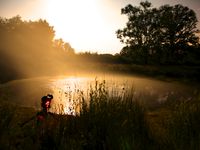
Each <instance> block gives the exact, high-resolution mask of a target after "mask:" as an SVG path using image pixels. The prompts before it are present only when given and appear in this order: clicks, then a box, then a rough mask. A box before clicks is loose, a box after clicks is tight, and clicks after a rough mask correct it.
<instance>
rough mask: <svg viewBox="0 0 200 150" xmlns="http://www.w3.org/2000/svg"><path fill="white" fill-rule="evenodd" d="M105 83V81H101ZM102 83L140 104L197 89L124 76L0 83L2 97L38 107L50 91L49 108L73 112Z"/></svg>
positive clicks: (114, 93) (182, 96) (188, 94)
mask: <svg viewBox="0 0 200 150" xmlns="http://www.w3.org/2000/svg"><path fill="white" fill-rule="evenodd" d="M104 82H105V84H104ZM97 83H98V84H101V83H102V84H104V85H105V89H106V90H107V91H108V95H110V96H123V95H124V94H125V93H126V92H127V91H128V92H129V93H131V94H132V95H133V96H134V98H135V99H136V100H140V101H142V102H143V103H144V104H148V105H149V104H151V105H152V104H153V105H156V104H160V103H163V102H165V101H167V100H169V99H170V100H182V99H184V100H185V99H186V100H190V99H192V98H193V95H195V94H196V93H198V92H199V88H198V87H197V86H196V87H195V86H193V87H192V86H189V85H185V84H180V83H176V82H164V81H160V80H155V79H151V78H143V77H137V76H128V75H98V76H89V75H87V76H59V77H40V78H29V79H22V80H15V81H11V82H8V83H5V84H2V85H0V94H1V96H3V97H4V99H6V100H8V101H11V102H14V103H17V104H19V105H22V106H26V107H34V108H36V109H39V108H40V100H41V97H42V96H44V95H46V94H48V93H52V94H53V96H54V99H53V102H52V107H51V111H52V112H55V113H64V114H76V113H77V112H78V111H79V109H80V107H79V104H80V102H81V100H82V98H83V97H84V99H85V100H88V99H89V94H90V90H91V88H92V89H94V88H95V84H97Z"/></svg>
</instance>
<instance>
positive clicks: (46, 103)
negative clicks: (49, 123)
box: [37, 94, 53, 124]
mask: <svg viewBox="0 0 200 150" xmlns="http://www.w3.org/2000/svg"><path fill="white" fill-rule="evenodd" d="M52 99H53V95H51V94H48V95H47V96H43V97H42V98H41V107H42V110H41V111H40V112H38V113H37V123H38V124H39V123H40V122H41V121H44V120H45V119H46V117H47V116H48V113H49V112H48V111H49V109H50V108H51V101H52Z"/></svg>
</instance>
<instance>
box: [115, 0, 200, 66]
mask: <svg viewBox="0 0 200 150" xmlns="http://www.w3.org/2000/svg"><path fill="white" fill-rule="evenodd" d="M121 12H122V14H125V15H127V16H128V22H127V24H126V27H125V28H124V29H122V30H118V31H117V32H116V34H117V37H118V38H119V39H120V41H121V42H122V43H124V44H125V47H124V48H123V49H122V51H121V55H124V56H125V57H127V58H129V59H130V58H131V60H132V61H134V62H139V63H145V64H148V63H150V60H151V62H152V61H154V62H156V63H158V62H159V63H175V61H174V60H177V59H179V60H181V59H182V60H184V59H183V57H185V54H187V53H186V51H187V50H189V49H191V47H194V46H196V45H197V44H198V43H199V39H198V37H197V36H196V33H197V32H198V30H197V29H196V24H197V18H196V14H195V12H194V11H193V10H191V9H189V8H188V7H184V6H182V5H175V6H169V5H164V6H161V7H160V8H159V9H157V8H152V7H151V3H150V2H148V1H145V2H141V3H140V6H139V7H136V6H135V7H133V6H132V5H127V6H126V7H125V8H122V10H121Z"/></svg>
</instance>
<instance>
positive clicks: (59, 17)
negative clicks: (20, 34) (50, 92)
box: [0, 0, 200, 54]
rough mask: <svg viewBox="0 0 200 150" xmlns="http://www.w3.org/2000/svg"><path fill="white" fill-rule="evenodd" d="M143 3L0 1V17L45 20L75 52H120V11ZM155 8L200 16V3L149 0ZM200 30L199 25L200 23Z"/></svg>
mask: <svg viewBox="0 0 200 150" xmlns="http://www.w3.org/2000/svg"><path fill="white" fill-rule="evenodd" d="M139 2H140V0H0V16H2V17H8V18H9V17H13V16H16V15H20V16H21V17H22V19H26V20H29V19H31V20H38V19H39V18H42V19H46V20H47V21H48V22H49V23H50V25H51V26H54V30H55V31H56V38H62V39H63V40H64V41H66V42H69V43H70V44H71V46H72V47H73V48H74V49H75V51H76V52H80V51H91V52H98V53H112V54H115V53H118V52H120V50H121V48H122V47H123V45H122V44H121V43H120V41H119V39H117V38H116V34H115V31H116V30H118V29H120V28H123V27H124V26H125V23H126V21H127V18H126V16H123V15H121V8H123V7H125V6H126V5H127V4H129V3H130V4H132V5H139ZM150 2H152V4H153V6H155V7H158V6H160V5H164V4H177V3H181V4H183V5H184V6H188V7H189V8H191V9H193V10H195V12H196V13H197V17H198V18H199V17H200V16H199V14H200V0H162V1H161V0H150ZM198 28H199V24H198Z"/></svg>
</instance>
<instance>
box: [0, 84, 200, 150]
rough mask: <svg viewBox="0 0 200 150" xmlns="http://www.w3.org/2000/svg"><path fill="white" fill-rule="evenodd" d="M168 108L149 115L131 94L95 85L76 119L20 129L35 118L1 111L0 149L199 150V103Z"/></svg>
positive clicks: (56, 117)
mask: <svg viewBox="0 0 200 150" xmlns="http://www.w3.org/2000/svg"><path fill="white" fill-rule="evenodd" d="M169 102H170V100H169ZM169 106H170V107H171V108H169V107H166V108H165V109H167V110H165V111H162V110H161V109H162V108H157V109H156V110H153V111H152V112H151V110H146V109H145V107H144V106H143V104H141V103H140V100H136V99H135V97H134V94H133V93H132V92H131V91H124V92H123V95H119V94H116V93H115V94H110V93H108V88H107V87H106V83H105V81H102V82H98V81H95V84H94V86H91V87H90V91H89V101H88V99H86V98H85V97H84V95H82V97H81V104H80V112H79V113H78V114H77V115H76V116H73V115H66V114H51V115H49V116H48V118H47V119H46V120H45V121H44V122H42V123H41V124H40V125H38V124H36V119H34V120H32V121H30V122H29V123H27V124H25V125H24V126H20V125H19V124H18V123H22V122H23V121H24V120H27V119H28V118H30V117H31V116H32V115H34V113H36V112H34V111H32V110H30V109H26V108H23V109H22V108H17V107H15V106H10V105H1V107H0V117H1V118H2V119H1V122H0V123H1V124H0V131H1V132H0V133H1V134H0V149H29V150H32V149H59V150H60V149H61V150H62V149H94V150H98V149H100V150H103V149H120V150H129V149H130V150H132V149H136V150H142V149H145V150H146V149H153V150H155V149H175V150H176V149H177V150H178V149H199V148H200V144H199V143H200V128H199V124H200V119H199V116H200V101H199V99H196V100H190V101H184V100H183V101H182V102H180V101H178V102H177V103H175V102H173V105H169ZM162 107H163V106H162ZM172 107H173V108H172ZM14 108H15V109H14ZM163 112H165V113H163ZM150 114H151V115H150ZM152 114H153V115H152Z"/></svg>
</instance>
